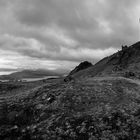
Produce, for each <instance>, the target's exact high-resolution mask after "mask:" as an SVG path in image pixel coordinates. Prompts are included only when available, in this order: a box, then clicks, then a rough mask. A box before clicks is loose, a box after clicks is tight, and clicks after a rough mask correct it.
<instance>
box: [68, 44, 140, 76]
mask: <svg viewBox="0 0 140 140" xmlns="http://www.w3.org/2000/svg"><path fill="white" fill-rule="evenodd" d="M69 75H70V76H71V77H73V78H83V77H94V76H107V75H109V76H124V77H131V76H135V77H137V78H139V77H140V42H137V43H135V44H133V45H131V46H129V47H127V46H122V50H120V51H118V52H116V53H114V54H113V55H111V56H108V57H105V58H104V59H102V60H101V61H99V62H98V63H96V64H95V65H93V66H91V67H89V68H87V69H83V70H81V71H78V72H76V73H73V74H71V73H70V74H69Z"/></svg>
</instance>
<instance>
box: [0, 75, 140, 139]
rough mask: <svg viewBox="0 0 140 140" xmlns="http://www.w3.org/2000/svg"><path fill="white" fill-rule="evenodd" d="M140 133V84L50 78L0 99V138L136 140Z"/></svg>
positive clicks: (133, 82)
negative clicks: (28, 88) (51, 79)
mask: <svg viewBox="0 0 140 140" xmlns="http://www.w3.org/2000/svg"><path fill="white" fill-rule="evenodd" d="M139 132H140V82H139V80H137V81H136V80H132V79H128V78H122V77H118V78H116V77H104V78H102V77H100V78H99V77H94V78H87V79H85V80H83V81H82V80H81V81H71V82H68V83H66V82H63V81H62V80H60V81H59V80H57V81H55V80H53V82H50V81H48V82H46V83H44V84H43V85H39V86H36V87H35V88H32V89H31V90H28V91H27V92H23V93H22V92H21V93H19V94H14V95H13V96H12V95H11V96H6V95H5V94H4V95H1V96H0V140H139V139H140V133H139Z"/></svg>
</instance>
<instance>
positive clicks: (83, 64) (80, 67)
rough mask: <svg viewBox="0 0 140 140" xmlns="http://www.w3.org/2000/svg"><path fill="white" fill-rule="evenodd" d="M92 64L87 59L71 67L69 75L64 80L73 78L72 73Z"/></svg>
mask: <svg viewBox="0 0 140 140" xmlns="http://www.w3.org/2000/svg"><path fill="white" fill-rule="evenodd" d="M91 66H93V65H92V63H90V62H88V61H84V62H81V63H80V64H79V65H78V66H76V67H75V69H73V70H72V71H71V72H70V73H69V75H68V76H67V77H66V78H65V79H64V81H65V82H67V81H71V80H73V75H74V74H75V73H77V72H79V71H81V70H84V69H87V68H89V67H91Z"/></svg>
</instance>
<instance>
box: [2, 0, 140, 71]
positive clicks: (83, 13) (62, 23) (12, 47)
mask: <svg viewBox="0 0 140 140" xmlns="http://www.w3.org/2000/svg"><path fill="white" fill-rule="evenodd" d="M139 17H140V0H0V71H8V69H9V71H12V70H14V69H26V68H28V69H29V68H46V69H60V68H67V69H71V68H73V67H75V66H76V65H77V64H78V63H79V62H81V61H84V60H89V61H91V62H92V63H95V62H97V61H98V60H100V59H101V58H103V57H105V56H108V55H110V54H112V53H114V52H116V51H118V50H119V49H120V48H121V45H123V44H127V45H131V44H133V43H135V42H136V41H138V40H139V39H140V24H139Z"/></svg>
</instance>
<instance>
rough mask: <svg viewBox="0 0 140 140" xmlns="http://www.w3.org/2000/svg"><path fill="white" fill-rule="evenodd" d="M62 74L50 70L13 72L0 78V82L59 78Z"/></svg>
mask: <svg viewBox="0 0 140 140" xmlns="http://www.w3.org/2000/svg"><path fill="white" fill-rule="evenodd" d="M61 75H62V74H60V73H56V72H54V71H51V70H42V69H37V70H23V71H19V72H14V73H12V74H9V75H2V76H0V79H1V80H9V79H22V78H42V77H44V76H61Z"/></svg>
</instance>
